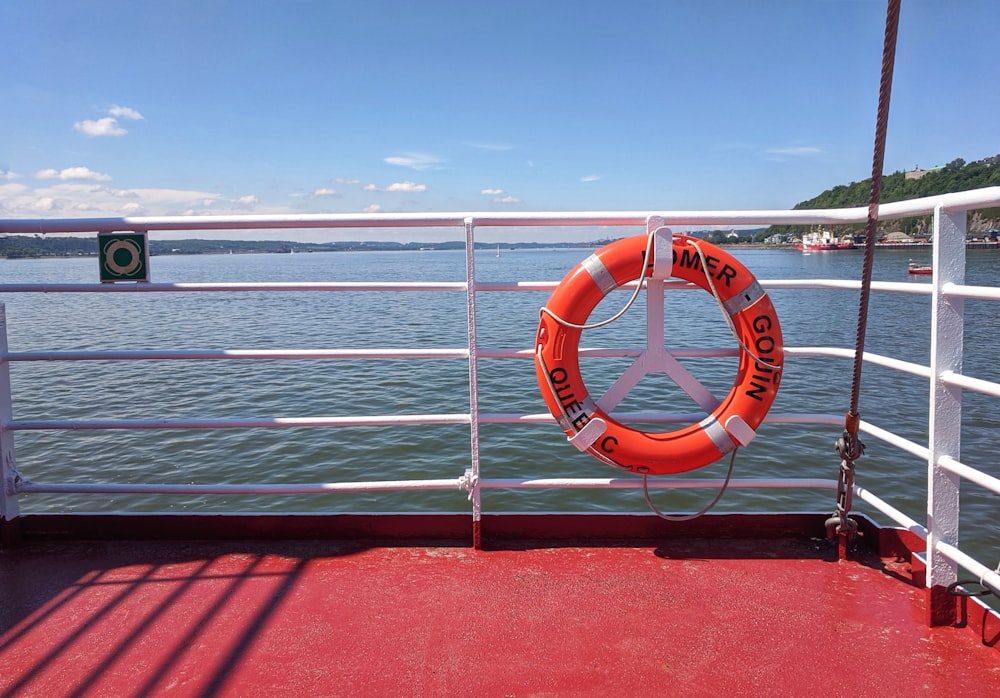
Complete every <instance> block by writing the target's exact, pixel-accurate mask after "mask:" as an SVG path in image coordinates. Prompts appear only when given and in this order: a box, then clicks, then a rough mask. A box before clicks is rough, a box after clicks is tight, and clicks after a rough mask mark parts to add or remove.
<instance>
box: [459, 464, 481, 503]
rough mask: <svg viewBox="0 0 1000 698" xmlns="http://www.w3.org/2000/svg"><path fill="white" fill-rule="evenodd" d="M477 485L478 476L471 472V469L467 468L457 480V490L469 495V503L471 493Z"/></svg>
mask: <svg viewBox="0 0 1000 698" xmlns="http://www.w3.org/2000/svg"><path fill="white" fill-rule="evenodd" d="M478 484H479V476H478V475H475V474H474V473H473V472H472V468H467V469H466V470H465V474H464V475H462V476H461V477H460V478H458V489H460V490H462V491H464V492H468V493H469V501H470V502H471V501H472V493H473V492H474V491H475V489H476V486H477V485H478Z"/></svg>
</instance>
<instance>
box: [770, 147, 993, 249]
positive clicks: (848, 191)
mask: <svg viewBox="0 0 1000 698" xmlns="http://www.w3.org/2000/svg"><path fill="white" fill-rule="evenodd" d="M997 185H1000V155H994V156H993V157H989V158H984V159H982V160H977V161H976V162H971V163H966V162H965V161H964V160H962V159H961V158H959V159H957V160H953V161H951V162H949V163H948V164H947V165H944V166H943V167H936V168H933V169H930V170H912V171H910V172H894V173H892V174H890V175H885V176H884V177H883V178H882V192H881V197H880V199H879V200H880V201H881V202H882V203H891V202H893V201H902V200H904V199H916V198H920V197H924V196H935V195H937V194H948V193H952V192H957V191H968V190H969V189H979V188H981V187H992V186H997ZM870 190H871V178H868V179H865V180H862V181H860V182H851V183H850V184H841V185H839V186H836V187H834V188H832V189H828V190H826V191H825V192H823V193H822V194H820V195H819V196H816V197H814V198H812V199H809V200H808V201H803V202H801V203H798V204H796V205H795V206H794V207H793V208H795V209H817V208H845V207H852V206H868V196H869V192H870ZM930 225H931V221H930V216H923V217H920V218H908V219H903V220H898V221H885V222H880V223H879V231H880V232H881V233H883V234H884V233H888V232H892V231H897V230H898V231H901V232H904V233H907V234H908V235H922V234H926V233H927V232H928V231H929V230H930ZM834 227H835V228H836V233H837V235H846V234H853V235H861V234H864V232H865V224H864V223H859V224H856V225H842V226H834ZM997 229H1000V208H992V209H983V210H981V211H975V212H971V213H970V217H969V228H968V230H969V235H977V234H981V233H984V232H987V231H991V230H997ZM807 230H808V227H807V226H801V225H773V226H771V227H770V228H769V229H768V230H767V235H774V234H776V233H782V234H793V235H801V234H802V233H803V232H805V231H807Z"/></svg>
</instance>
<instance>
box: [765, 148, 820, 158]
mask: <svg viewBox="0 0 1000 698" xmlns="http://www.w3.org/2000/svg"><path fill="white" fill-rule="evenodd" d="M764 152H767V153H771V154H773V155H792V156H796V157H799V156H807V155H819V154H821V153H822V152H823V149H822V148H816V147H812V146H800V147H796V148H768V149H767V150H766V151H764Z"/></svg>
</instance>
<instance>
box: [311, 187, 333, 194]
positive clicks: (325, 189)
mask: <svg viewBox="0 0 1000 698" xmlns="http://www.w3.org/2000/svg"><path fill="white" fill-rule="evenodd" d="M336 195H337V190H336V189H330V188H328V187H321V188H319V189H317V190H316V191H314V192H313V196H336Z"/></svg>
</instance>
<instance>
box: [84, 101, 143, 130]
mask: <svg viewBox="0 0 1000 698" xmlns="http://www.w3.org/2000/svg"><path fill="white" fill-rule="evenodd" d="M108 114H109V116H105V117H102V118H100V119H96V120H92V119H85V120H84V121H77V122H76V123H75V124H73V128H75V129H76V130H77V131H79V132H80V133H83V134H85V135H88V136H91V137H97V136H124V135H125V134H126V133H128V131H127V130H126V129H124V128H122V127H121V125H119V123H118V119H129V120H131V121H140V120H142V118H143V117H142V114H140V113H139V112H138V110H136V109H133V108H132V107H123V106H121V105H120V104H113V105H112V106H111V108H110V109H108Z"/></svg>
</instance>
